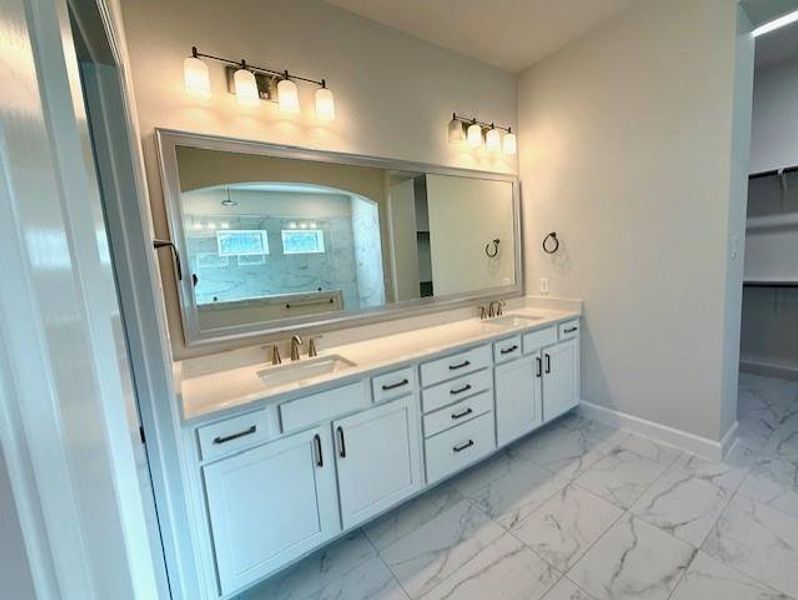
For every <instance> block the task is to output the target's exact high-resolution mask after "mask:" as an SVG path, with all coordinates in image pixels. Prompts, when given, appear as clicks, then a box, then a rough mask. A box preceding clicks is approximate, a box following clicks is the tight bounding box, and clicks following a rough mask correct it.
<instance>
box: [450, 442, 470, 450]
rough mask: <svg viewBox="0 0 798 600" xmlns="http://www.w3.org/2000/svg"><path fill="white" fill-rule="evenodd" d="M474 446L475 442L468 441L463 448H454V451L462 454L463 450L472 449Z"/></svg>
mask: <svg viewBox="0 0 798 600" xmlns="http://www.w3.org/2000/svg"><path fill="white" fill-rule="evenodd" d="M473 445H474V440H468V441H467V442H466V443H465V444H463V445H462V446H455V447H454V448H452V450H454V451H455V452H462V451H463V450H465V449H466V448H470V447H471V446H473Z"/></svg>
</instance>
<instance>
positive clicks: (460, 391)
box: [449, 383, 471, 396]
mask: <svg viewBox="0 0 798 600" xmlns="http://www.w3.org/2000/svg"><path fill="white" fill-rule="evenodd" d="M470 389H471V384H470V383H467V384H466V385H464V386H463V387H461V388H457V389H456V390H449V393H450V394H451V395H452V396H457V395H458V394H464V393H465V392H467V391H468V390H470Z"/></svg>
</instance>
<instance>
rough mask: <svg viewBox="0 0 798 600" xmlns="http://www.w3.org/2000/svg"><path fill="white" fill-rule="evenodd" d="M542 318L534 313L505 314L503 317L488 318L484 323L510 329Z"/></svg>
mask: <svg viewBox="0 0 798 600" xmlns="http://www.w3.org/2000/svg"><path fill="white" fill-rule="evenodd" d="M542 318H543V317H537V316H534V315H506V316H504V317H495V318H493V319H489V320H487V321H485V323H486V324H487V325H495V326H496V327H502V328H506V329H510V328H513V327H525V326H526V325H529V324H530V323H533V322H535V321H540V320H541V319H542Z"/></svg>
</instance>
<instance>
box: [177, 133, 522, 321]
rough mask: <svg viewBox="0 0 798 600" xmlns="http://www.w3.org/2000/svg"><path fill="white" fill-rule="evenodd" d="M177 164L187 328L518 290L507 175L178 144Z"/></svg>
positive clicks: (510, 186)
mask: <svg viewBox="0 0 798 600" xmlns="http://www.w3.org/2000/svg"><path fill="white" fill-rule="evenodd" d="M175 156H176V159H177V179H178V181H179V189H180V194H179V207H178V209H177V210H172V213H171V214H172V218H173V219H174V218H175V215H178V216H179V219H180V221H181V223H180V230H181V234H182V237H183V241H184V246H185V247H184V248H182V249H181V251H182V252H183V253H184V256H185V259H184V263H185V265H186V266H187V267H188V270H189V272H190V274H191V280H190V281H191V285H190V286H188V287H189V291H190V296H191V297H190V298H189V300H190V305H191V306H190V310H192V311H194V314H193V315H192V318H189V319H188V321H189V322H192V319H193V322H194V323H196V327H197V329H198V330H199V332H202V331H210V330H223V329H224V328H227V327H231V326H241V325H249V324H267V326H268V324H269V323H279V322H280V320H284V319H295V318H298V317H311V316H313V315H318V316H319V317H320V318H323V317H325V316H329V315H339V314H357V313H363V312H374V311H379V310H380V309H382V308H385V307H390V306H392V305H395V304H397V303H408V302H412V301H416V302H418V301H419V300H420V299H428V298H432V297H435V298H446V297H455V296H458V295H466V294H474V293H479V292H480V291H482V290H495V289H497V288H502V287H507V286H513V285H515V283H516V281H515V272H516V265H515V254H516V240H515V238H514V232H515V222H514V218H515V213H514V196H513V182H512V181H511V180H509V179H508V178H504V179H502V178H495V179H494V178H478V177H468V176H456V175H443V174H435V173H425V172H411V171H403V170H397V169H388V168H379V167H372V166H362V165H356V164H342V163H335V162H326V161H315V160H304V159H295V158H285V157H277V156H264V155H257V154H240V153H234V152H227V151H220V150H209V149H202V148H195V147H189V146H181V145H177V146H175ZM174 225H175V224H174V223H173V228H174ZM184 290H185V288H184ZM184 300H185V299H184ZM185 310H187V308H186V306H185V301H184V311H185Z"/></svg>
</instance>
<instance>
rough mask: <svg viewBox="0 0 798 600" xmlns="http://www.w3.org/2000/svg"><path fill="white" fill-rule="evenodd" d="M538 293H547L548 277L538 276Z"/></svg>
mask: <svg viewBox="0 0 798 600" xmlns="http://www.w3.org/2000/svg"><path fill="white" fill-rule="evenodd" d="M540 293H541V294H548V293H549V279H548V277H541V278H540Z"/></svg>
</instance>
